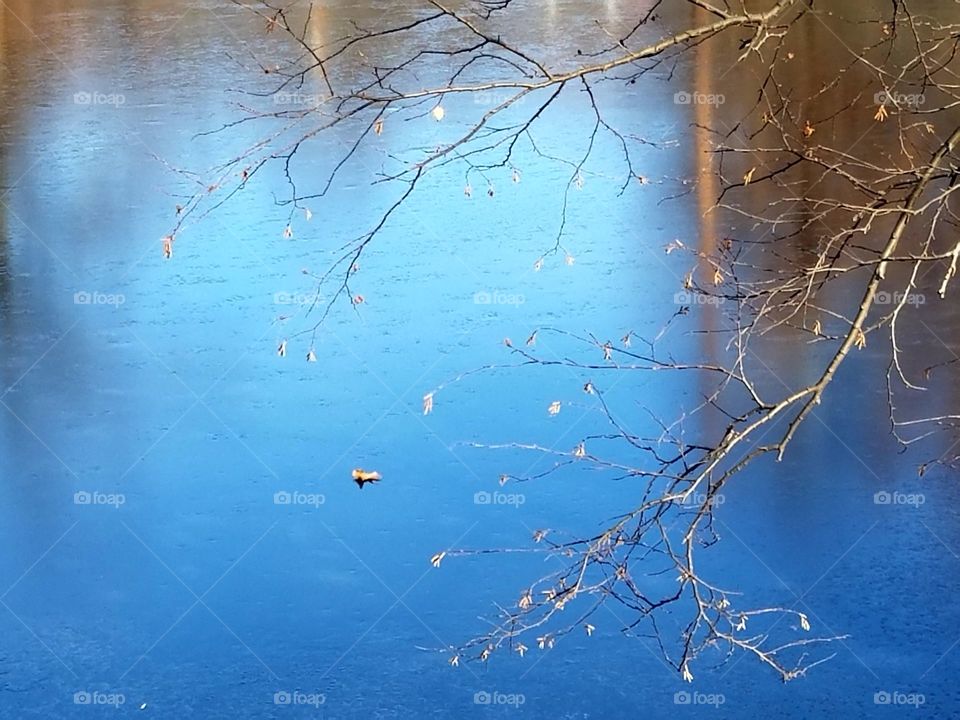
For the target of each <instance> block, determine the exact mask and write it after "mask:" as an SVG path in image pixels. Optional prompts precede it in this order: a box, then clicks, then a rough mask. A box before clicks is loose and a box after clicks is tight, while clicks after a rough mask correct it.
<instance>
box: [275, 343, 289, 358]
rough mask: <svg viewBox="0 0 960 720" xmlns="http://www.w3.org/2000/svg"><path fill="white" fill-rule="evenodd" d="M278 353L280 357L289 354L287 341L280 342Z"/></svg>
mask: <svg viewBox="0 0 960 720" xmlns="http://www.w3.org/2000/svg"><path fill="white" fill-rule="evenodd" d="M277 355H279V356H280V357H286V356H287V341H286V340H283V341H281V342H280V345H279V346H278V347H277Z"/></svg>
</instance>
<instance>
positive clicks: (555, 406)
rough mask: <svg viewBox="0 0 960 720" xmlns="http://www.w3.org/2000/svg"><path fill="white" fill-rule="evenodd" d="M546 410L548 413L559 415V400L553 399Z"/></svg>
mask: <svg viewBox="0 0 960 720" xmlns="http://www.w3.org/2000/svg"><path fill="white" fill-rule="evenodd" d="M547 412H548V413H550V414H551V415H559V414H560V401H559V400H554V401H553V402H552V403H550V407H548V408H547Z"/></svg>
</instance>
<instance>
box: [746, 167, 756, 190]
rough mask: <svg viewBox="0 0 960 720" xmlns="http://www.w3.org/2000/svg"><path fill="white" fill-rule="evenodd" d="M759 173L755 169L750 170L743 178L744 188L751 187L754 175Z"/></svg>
mask: <svg viewBox="0 0 960 720" xmlns="http://www.w3.org/2000/svg"><path fill="white" fill-rule="evenodd" d="M756 171H757V169H756V168H755V167H752V168H750V169H749V170H748V171H747V172H746V173H744V176H743V184H744V186H746V185H749V184H750V181H751V180H753V174H754V173H755V172H756Z"/></svg>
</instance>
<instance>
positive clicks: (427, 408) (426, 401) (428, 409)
mask: <svg viewBox="0 0 960 720" xmlns="http://www.w3.org/2000/svg"><path fill="white" fill-rule="evenodd" d="M432 412H433V393H432V392H429V393H427V394H426V395H424V396H423V414H424V415H429V414H430V413H432Z"/></svg>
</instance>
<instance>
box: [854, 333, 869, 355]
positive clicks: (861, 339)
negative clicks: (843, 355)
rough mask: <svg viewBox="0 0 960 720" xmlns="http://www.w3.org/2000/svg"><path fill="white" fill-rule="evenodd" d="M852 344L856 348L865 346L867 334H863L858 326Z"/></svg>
mask: <svg viewBox="0 0 960 720" xmlns="http://www.w3.org/2000/svg"><path fill="white" fill-rule="evenodd" d="M854 344H855V345H856V346H857V350H863V349H864V348H865V347H866V346H867V336H866V335H864V334H863V330H861V329H860V328H857V335H856V339H855V340H854Z"/></svg>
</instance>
